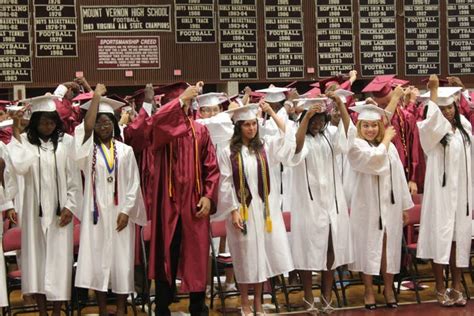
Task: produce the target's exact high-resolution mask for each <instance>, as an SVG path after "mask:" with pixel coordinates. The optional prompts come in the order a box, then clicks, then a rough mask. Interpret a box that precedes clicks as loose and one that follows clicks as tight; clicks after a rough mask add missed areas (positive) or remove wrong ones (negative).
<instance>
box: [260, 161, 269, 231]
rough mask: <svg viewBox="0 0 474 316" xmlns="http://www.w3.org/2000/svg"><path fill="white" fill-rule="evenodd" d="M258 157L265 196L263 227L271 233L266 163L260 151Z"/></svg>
mask: <svg viewBox="0 0 474 316" xmlns="http://www.w3.org/2000/svg"><path fill="white" fill-rule="evenodd" d="M258 158H259V159H260V163H261V165H262V180H263V194H264V196H265V212H264V218H265V227H266V229H267V232H268V233H271V232H272V218H271V216H270V205H269V203H268V195H269V192H268V191H269V190H268V181H267V180H268V175H267V165H266V162H265V159H263V157H262V154H261V153H258Z"/></svg>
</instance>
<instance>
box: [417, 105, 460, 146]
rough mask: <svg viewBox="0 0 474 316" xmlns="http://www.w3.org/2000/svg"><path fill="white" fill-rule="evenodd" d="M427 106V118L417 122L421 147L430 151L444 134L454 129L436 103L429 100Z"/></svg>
mask: <svg viewBox="0 0 474 316" xmlns="http://www.w3.org/2000/svg"><path fill="white" fill-rule="evenodd" d="M426 106H427V107H428V112H427V115H426V119H424V120H423V121H420V122H417V123H416V124H417V125H418V130H419V132H420V143H421V147H422V148H423V150H424V151H425V153H428V152H430V151H431V150H433V149H434V148H435V147H436V145H437V144H439V141H440V140H441V139H442V138H443V137H444V135H446V134H447V133H448V132H449V131H451V130H452V127H451V124H450V123H449V121H448V120H447V119H446V118H445V117H444V115H443V113H441V110H440V109H439V107H438V105H436V103H434V102H433V101H428V104H427V105H426Z"/></svg>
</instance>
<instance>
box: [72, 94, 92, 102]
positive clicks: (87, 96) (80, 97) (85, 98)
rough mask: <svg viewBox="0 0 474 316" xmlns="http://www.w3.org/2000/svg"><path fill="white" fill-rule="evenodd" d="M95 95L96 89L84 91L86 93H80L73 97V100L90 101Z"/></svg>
mask: <svg viewBox="0 0 474 316" xmlns="http://www.w3.org/2000/svg"><path fill="white" fill-rule="evenodd" d="M93 96H94V91H91V92H84V93H81V94H78V95H77V97H75V98H74V99H72V101H73V102H81V101H89V100H90V99H92V97H93Z"/></svg>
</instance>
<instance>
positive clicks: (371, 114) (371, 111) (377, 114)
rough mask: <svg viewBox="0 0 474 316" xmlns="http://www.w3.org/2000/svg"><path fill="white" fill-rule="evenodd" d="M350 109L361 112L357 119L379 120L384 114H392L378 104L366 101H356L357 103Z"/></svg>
mask: <svg viewBox="0 0 474 316" xmlns="http://www.w3.org/2000/svg"><path fill="white" fill-rule="evenodd" d="M349 109H351V110H352V111H354V112H357V113H359V116H358V117H357V119H358V120H364V121H379V120H381V119H382V116H389V115H390V114H391V113H390V112H387V111H385V110H384V109H382V108H379V107H378V106H376V105H373V104H368V103H365V101H360V102H356V105H355V106H352V107H350V108H349Z"/></svg>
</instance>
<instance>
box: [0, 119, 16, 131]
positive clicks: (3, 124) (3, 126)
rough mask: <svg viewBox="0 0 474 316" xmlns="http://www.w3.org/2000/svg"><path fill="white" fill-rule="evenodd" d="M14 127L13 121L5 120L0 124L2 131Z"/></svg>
mask: <svg viewBox="0 0 474 316" xmlns="http://www.w3.org/2000/svg"><path fill="white" fill-rule="evenodd" d="M12 125H13V120H4V121H2V122H0V129H4V128H7V127H10V126H12Z"/></svg>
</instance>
